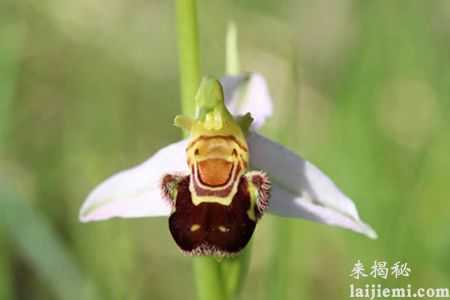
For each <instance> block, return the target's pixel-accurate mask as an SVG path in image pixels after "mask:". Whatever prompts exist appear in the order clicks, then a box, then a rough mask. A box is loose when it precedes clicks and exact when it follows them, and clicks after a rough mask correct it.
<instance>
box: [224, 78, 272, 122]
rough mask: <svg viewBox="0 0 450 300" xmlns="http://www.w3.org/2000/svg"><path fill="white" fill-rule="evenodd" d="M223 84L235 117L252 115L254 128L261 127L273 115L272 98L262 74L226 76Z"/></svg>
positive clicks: (228, 105) (229, 106)
mask: <svg viewBox="0 0 450 300" xmlns="http://www.w3.org/2000/svg"><path fill="white" fill-rule="evenodd" d="M220 82H221V83H222V86H223V89H224V95H225V103H226V105H227V107H228V109H229V110H230V112H231V113H232V114H233V115H244V114H246V113H248V112H249V113H251V115H252V117H253V119H254V121H253V128H259V127H261V126H262V125H263V124H264V122H265V121H266V119H267V118H268V117H270V116H271V115H272V98H271V97H270V94H269V89H268V87H267V82H266V80H265V79H264V77H263V76H262V75H261V74H258V73H252V74H244V75H238V76H225V77H223V78H222V79H221V80H220Z"/></svg>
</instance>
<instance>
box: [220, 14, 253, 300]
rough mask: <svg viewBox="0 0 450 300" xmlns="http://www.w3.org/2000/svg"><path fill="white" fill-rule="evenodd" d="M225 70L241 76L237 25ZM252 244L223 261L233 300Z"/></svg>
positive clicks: (230, 37)
mask: <svg viewBox="0 0 450 300" xmlns="http://www.w3.org/2000/svg"><path fill="white" fill-rule="evenodd" d="M225 44H226V53H225V68H226V75H238V74H239V72H240V71H239V52H238V32H237V28H236V24H235V23H234V22H230V23H229V24H228V30H227V36H226V43H225ZM251 248H252V243H251V241H250V243H248V245H247V246H246V247H245V249H244V250H243V251H242V252H241V253H240V254H239V256H236V257H231V258H225V259H224V260H223V261H222V264H221V269H222V276H223V280H224V283H225V286H226V290H227V293H228V296H229V297H230V298H231V299H238V298H239V294H240V292H241V289H242V287H243V285H244V282H245V278H246V276H247V272H248V267H249V264H250V258H251V250H252V249H251Z"/></svg>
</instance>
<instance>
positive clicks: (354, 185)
mask: <svg viewBox="0 0 450 300" xmlns="http://www.w3.org/2000/svg"><path fill="white" fill-rule="evenodd" d="M198 9H199V23H200V24H199V26H200V40H201V50H202V63H203V72H204V73H205V74H213V75H215V76H217V77H220V76H221V74H222V73H223V72H224V55H225V53H224V42H225V32H226V25H227V23H228V21H229V20H230V19H233V20H235V21H236V24H237V26H238V28H239V46H240V56H241V57H240V60H241V68H242V69H243V70H245V71H257V72H260V73H262V74H263V75H265V76H266V77H267V79H268V83H269V86H270V89H271V93H272V96H273V97H274V100H275V116H274V117H273V118H272V119H271V121H270V122H269V123H268V124H267V125H266V126H265V127H264V129H263V131H264V132H265V133H266V134H268V135H270V136H271V137H272V138H274V139H276V140H278V141H279V142H282V143H284V144H285V145H287V146H289V147H290V148H292V149H294V150H295V151H296V152H298V153H302V155H303V156H305V157H306V158H308V159H309V160H311V161H312V162H314V163H315V164H316V165H318V166H320V167H321V169H322V170H324V171H325V172H326V173H327V174H329V175H330V176H331V177H332V178H333V179H334V180H335V182H337V183H338V185H339V186H340V187H342V189H343V190H344V191H345V192H346V193H347V194H348V195H350V196H351V198H352V199H354V201H355V202H356V204H357V206H358V208H359V211H360V214H361V215H362V217H363V218H364V219H365V220H366V221H367V222H368V223H370V224H371V225H372V226H373V227H374V228H375V229H376V230H377V231H378V234H379V236H380V238H379V239H378V240H376V241H371V240H369V239H367V238H365V237H363V236H359V235H357V234H354V233H351V232H347V231H343V230H339V229H335V228H330V227H327V226H324V225H318V224H314V223H310V222H307V221H301V220H286V219H281V218H277V217H273V216H266V217H265V218H263V220H262V221H261V222H260V224H259V226H258V228H257V231H256V233H255V235H254V239H253V241H254V242H253V257H252V261H251V266H250V272H249V276H248V279H247V282H246V285H245V287H244V290H243V297H242V298H243V299H345V298H348V296H349V285H350V284H351V283H353V284H355V286H363V285H364V284H366V283H368V284H377V283H382V284H383V285H384V286H392V287H404V286H406V285H407V284H411V285H413V287H425V288H428V287H449V285H450V284H449V282H450V234H449V225H450V201H449V200H450V199H449V196H450V192H449V185H450V133H449V132H450V102H449V97H450V1H446V0H436V1H420V0H417V1H388V0H386V1H356V0H355V1H350V0H343V1H326V0H319V1H317V0H315V1H314V0H309V1H294V0H290V1H268V0H264V1H256V0H253V1H219V0H212V1H204V0H201V1H199V3H198ZM175 21H176V20H175V12H174V3H173V1H139V0H137V1H125V0H109V1H106V0H97V1H91V0H79V1H57V0H42V1H32V0H22V1H15V0H2V1H1V2H0V299H177V298H180V297H182V298H183V299H186V300H188V299H194V298H195V289H194V285H193V282H194V281H193V273H192V270H191V259H190V258H189V257H185V256H182V255H181V254H180V253H179V251H178V249H177V248H176V246H175V244H174V242H173V241H172V239H171V237H170V234H169V231H168V227H167V220H165V219H133V220H112V221H107V222H103V223H92V224H80V223H79V222H78V209H79V207H80V205H81V203H82V201H83V200H84V198H85V196H86V195H87V193H88V192H89V191H90V190H91V189H92V188H93V187H94V186H95V185H96V184H97V183H99V182H100V181H102V180H103V179H105V178H106V177H108V176H109V175H111V174H112V173H114V172H116V171H118V170H121V169H124V168H127V167H129V166H132V165H134V164H137V163H139V162H141V161H143V160H144V159H146V158H147V157H148V156H149V155H150V154H152V153H154V152H155V151H156V150H157V149H159V148H160V147H162V146H164V145H166V144H168V143H170V142H173V141H176V140H177V139H178V138H179V137H180V134H181V133H180V131H179V130H178V129H176V128H174V127H173V126H171V124H172V120H173V117H174V115H176V114H177V113H179V111H180V102H179V80H178V79H179V77H178V65H177V50H176V32H175ZM358 259H360V260H361V261H362V262H363V263H364V264H365V265H366V269H367V271H370V270H369V269H370V266H371V265H372V264H373V262H374V260H382V261H387V262H389V263H390V264H392V263H394V262H396V261H402V262H407V263H408V265H409V267H410V268H411V276H410V277H409V278H403V279H392V278H391V279H389V280H383V279H381V280H379V279H373V278H366V279H364V280H360V281H357V280H355V279H352V278H351V277H350V276H349V275H350V272H351V269H352V267H353V265H354V263H355V262H356V261H357V260H358Z"/></svg>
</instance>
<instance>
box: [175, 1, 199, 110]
mask: <svg viewBox="0 0 450 300" xmlns="http://www.w3.org/2000/svg"><path fill="white" fill-rule="evenodd" d="M176 12H177V31H178V56H179V67H180V87H181V108H182V112H183V114H185V115H188V116H193V115H194V110H195V105H194V96H195V93H196V91H197V89H198V86H199V84H200V51H199V45H198V30H197V5H196V0H177V2H176Z"/></svg>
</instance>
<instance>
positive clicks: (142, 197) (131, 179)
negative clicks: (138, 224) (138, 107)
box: [80, 140, 187, 222]
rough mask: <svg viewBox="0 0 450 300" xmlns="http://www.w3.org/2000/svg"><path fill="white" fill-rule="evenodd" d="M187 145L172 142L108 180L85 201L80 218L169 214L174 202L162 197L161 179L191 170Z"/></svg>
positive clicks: (87, 219)
mask: <svg viewBox="0 0 450 300" xmlns="http://www.w3.org/2000/svg"><path fill="white" fill-rule="evenodd" d="M186 145H187V141H186V140H183V141H180V142H178V143H174V144H171V145H169V146H167V147H165V148H163V149H161V150H159V151H158V152H157V153H156V154H155V155H153V156H152V157H150V159H148V160H147V161H145V162H144V163H142V164H141V165H138V166H136V167H134V168H132V169H129V170H125V171H122V172H119V173H117V174H115V175H113V176H112V177H110V178H109V179H107V180H105V181H104V182H103V183H101V184H100V185H99V186H97V187H96V188H95V189H94V190H93V191H92V192H91V193H90V195H89V196H88V198H87V199H86V201H85V202H84V203H83V205H82V207H81V210H80V220H81V221H82V222H90V221H98V220H106V219H110V218H113V217H122V218H139V217H153V216H168V215H169V213H170V205H169V202H168V200H166V199H163V197H162V193H161V179H162V177H163V176H164V175H166V174H174V173H175V174H177V173H186V172H187V165H186V152H185V149H186Z"/></svg>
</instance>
